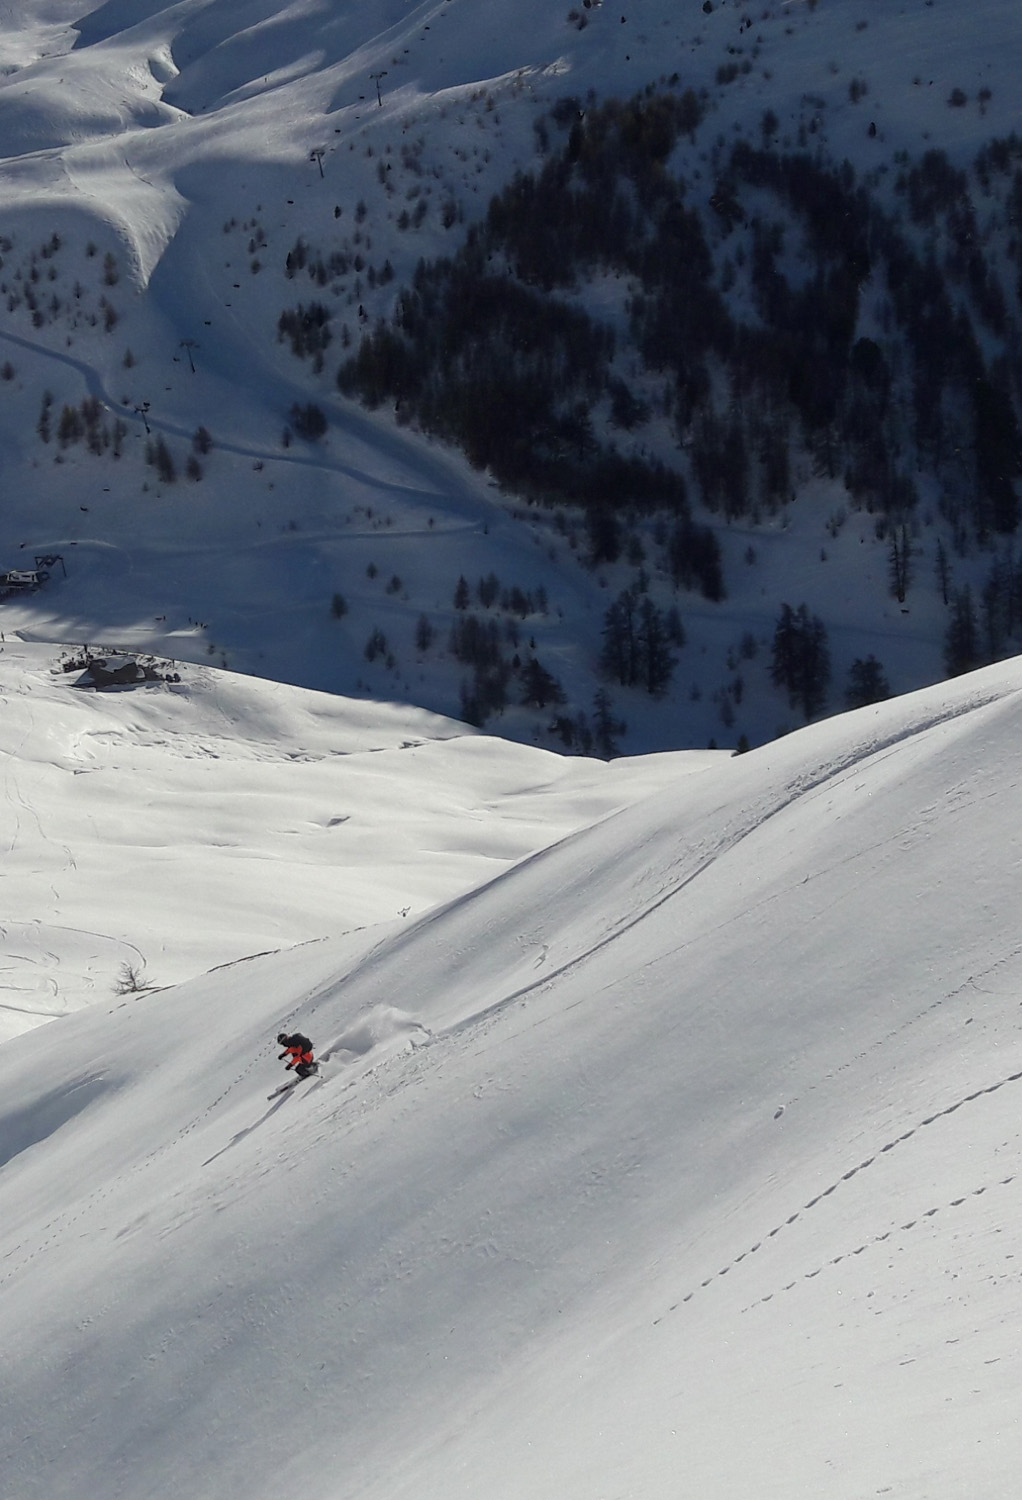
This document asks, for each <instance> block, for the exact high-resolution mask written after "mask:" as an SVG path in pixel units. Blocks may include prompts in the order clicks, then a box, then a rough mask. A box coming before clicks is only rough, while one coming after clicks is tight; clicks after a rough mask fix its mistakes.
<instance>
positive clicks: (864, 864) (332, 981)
mask: <svg viewBox="0 0 1022 1500" xmlns="http://www.w3.org/2000/svg"><path fill="white" fill-rule="evenodd" d="M127 701H131V700H130V699H129V700H127ZM224 701H227V700H226V698H225V700H224ZM1020 704H1022V672H1020V669H1019V667H1018V665H1017V664H1010V665H1003V666H998V667H991V668H988V669H986V670H985V671H983V672H980V673H977V674H975V675H973V676H969V677H965V678H961V679H958V680H957V681H956V682H955V683H954V684H951V685H945V686H941V687H936V688H931V689H928V690H926V691H925V692H923V693H920V694H916V695H911V696H908V697H906V698H903V699H901V700H899V701H897V702H894V703H888V704H882V705H879V706H874V707H869V708H865V709H862V710H860V711H859V712H858V713H856V714H854V715H850V716H846V717H844V718H838V719H832V720H829V721H828V722H826V723H824V724H820V725H815V726H811V727H810V728H807V729H805V730H803V731H800V732H799V733H797V734H793V735H791V736H789V737H787V738H786V739H784V740H783V741H780V742H777V743H776V744H774V745H771V746H768V747H764V748H762V749H759V750H756V751H754V752H753V753H751V754H749V755H746V756H742V757H737V758H734V757H723V756H720V757H710V758H707V757H701V758H700V760H699V762H698V765H697V766H696V767H693V774H690V775H684V774H682V772H683V771H684V770H685V768H686V765H687V764H688V758H687V757H685V756H680V757H678V766H677V769H678V773H679V774H678V776H677V778H676V779H675V780H674V781H673V782H671V783H670V784H668V785H665V786H662V787H661V789H660V790H659V791H658V792H657V793H656V794H655V795H653V796H651V797H647V798H644V799H639V800H638V801H636V802H635V803H634V805H632V806H631V807H623V808H622V810H621V811H619V812H618V813H616V814H615V815H613V816H611V817H609V818H603V819H602V820H600V821H596V822H593V823H591V824H590V825H589V826H586V827H580V828H579V830H578V831H577V832H575V833H574V834H572V835H570V836H568V837H567V838H566V839H564V840H563V841H562V842H560V843H559V844H558V845H557V846H556V847H554V848H550V849H547V850H545V851H543V852H540V853H537V854H536V855H535V856H534V857H532V858H531V859H528V860H526V861H524V862H522V863H519V864H518V865H516V866H515V867H513V868H511V869H510V870H507V871H506V872H505V873H503V874H500V875H498V876H497V877H496V879H494V880H492V881H491V882H489V883H488V884H483V885H481V886H479V887H478V888H476V889H475V890H473V891H471V892H469V893H468V894H465V895H461V896H458V897H455V898H454V899H453V900H452V901H450V902H449V903H448V904H446V905H444V906H441V907H440V908H437V909H434V910H432V911H430V912H427V913H426V914H424V915H423V916H421V917H419V918H418V919H412V918H409V920H408V921H406V922H404V923H403V924H400V925H399V927H398V928H397V930H395V929H394V928H393V927H391V928H389V929H388V930H386V931H382V932H381V931H380V930H376V931H364V932H349V933H348V934H347V935H345V936H332V937H328V938H325V939H324V940H323V941H321V942H317V943H310V944H305V945H303V946H299V947H297V948H291V949H288V950H287V951H285V952H280V953H276V954H264V955H263V956H261V957H253V958H251V959H249V960H247V961H242V962H238V963H233V964H230V963H229V964H226V965H224V966H222V967H220V968H218V969H217V970H215V971H213V972H211V973H209V974H207V975H205V976H203V977H201V978H197V979H194V980H192V981H190V982H188V983H186V984H183V985H181V986H179V987H178V988H176V989H173V990H170V991H167V992H163V993H155V994H149V995H141V996H138V995H136V996H132V995H126V996H123V997H121V998H120V999H118V1000H116V1001H112V1002H110V1003H108V1004H105V1005H102V1004H97V1005H93V1006H91V1007H89V1008H87V1009H85V1010H83V1011H81V1012H80V1013H78V1014H76V1015H73V1016H70V1017H68V1018H66V1019H64V1020H62V1021H60V1022H58V1023H56V1024H54V1025H51V1026H49V1027H46V1028H44V1029H43V1030H42V1031H38V1032H36V1033H34V1034H32V1035H28V1036H23V1037H18V1038H15V1039H14V1040H12V1041H10V1042H9V1043H7V1044H6V1045H5V1046H4V1047H3V1048H2V1049H0V1098H2V1100H3V1105H2V1109H0V1161H2V1167H0V1280H2V1286H3V1298H2V1302H0V1342H2V1346H3V1350H4V1359H3V1362H2V1373H0V1383H2V1384H0V1392H2V1400H0V1411H2V1417H0V1435H2V1446H0V1464H2V1472H3V1475H4V1484H3V1488H4V1494H5V1495H6V1496H10V1497H11V1500H33V1497H37V1496H38V1497H40V1500H42V1497H44V1496H45V1497H46V1500H70V1497H72V1496H80V1495H83V1494H91V1495H102V1496H109V1497H111V1500H113V1497H115V1496H116V1497H120V1500H142V1497H143V1496H155V1495H169V1494H174V1495H178V1494H187V1495H194V1496H197V1497H198V1496H201V1497H209V1500H212V1497H214V1496H215V1497H216V1500H262V1497H269V1496H273V1495H277V1494H279V1493H280V1492H281V1489H282V1488H285V1487H286V1488H289V1489H290V1488H300V1489H301V1491H302V1493H303V1494H306V1495H308V1496H309V1497H310V1500H339V1497H342V1496H343V1497H345V1500H356V1497H357V1500H370V1497H377V1496H379V1497H382V1496H387V1497H389V1500H393V1497H396V1496H413V1495H414V1496H415V1497H416V1500H432V1497H436V1500H440V1497H447V1496H451V1495H463V1496H466V1497H468V1496H473V1497H475V1496H480V1495H485V1496H488V1497H492V1500H520V1497H521V1496H523V1495H530V1496H535V1497H537V1500H554V1497H558V1500H561V1497H564V1496H566V1495H570V1496H577V1497H580V1500H582V1497H585V1500H590V1497H592V1500H595V1497H601V1496H606V1497H609V1496H625V1495H630V1496H631V1495H634V1496H639V1495H641V1496H643V1497H644V1500H658V1497H663V1500H668V1497H671V1500H674V1497H677V1496H678V1495H686V1496H687V1495H691V1496H693V1497H695V1496H700V1497H705V1496H712V1497H720V1500H743V1497H749V1500H752V1497H756V1500H764V1497H778V1500H780V1497H782V1496H783V1497H790V1496H793V1495H798V1496H807V1497H808V1496H827V1497H828V1500H852V1497H861V1496H863V1495H875V1494H894V1495H898V1496H899V1497H905V1500H923V1497H928V1500H938V1497H939V1500H951V1497H958V1500H961V1497H965V1496H974V1495H982V1496H984V1497H1008V1496H1010V1495H1013V1494H1014V1493H1015V1491H1016V1489H1017V1473H1018V1460H1019V1451H1020V1449H1019V1436H1018V1417H1017V1407H1018V1402H1019V1398H1020V1395H1022V1366H1020V1344H1019V1339H1018V1336H1017V1325H1018V1312H1017V1302H1018V1261H1017V1254H1016V1249H1017V1247H1016V1245H1015V1234H1016V1232H1017V1231H1018V1228H1019V1224H1020V1201H1022V1200H1020V1194H1019V1188H1020V1182H1022V1177H1020V1176H1019V1126H1018V1094H1019V1089H1020V1087H1022V1082H1020V1080H1022V1061H1020V1058H1019V1055H1018V1047H1017V1033H1018V996H1019V987H1020V984H1022V957H1020V955H1022V945H1020V942H1019V938H1018V935H1017V931H1016V928H1017V911H1018V879H1019V868H1020V858H1022V848H1020V842H1019V833H1018V818H1017V816H1016V815H1015V814H1016V812H1017V804H1018V781H1019V775H1018V739H1019V728H1020V724H1019V714H1020ZM248 711H249V712H251V711H252V710H251V708H250V709H249V710H248ZM269 717H270V714H269V710H267V718H269ZM372 733H373V736H374V742H379V740H380V739H381V737H383V730H382V729H381V728H380V726H379V725H376V726H373V729H372ZM448 743H450V742H448ZM476 743H479V742H476ZM439 748H443V747H442V746H441V747H439ZM385 753H386V752H384V754H385ZM378 758H379V759H380V760H383V755H381V756H380V757H378ZM250 769H251V763H250V762H245V763H240V761H239V763H238V764H237V765H236V767H235V769H234V770H233V771H232V772H231V778H232V779H233V781H234V786H235V790H236V792H237V793H238V794H239V795H244V792H245V790H246V788H247V785H248V777H249V772H250ZM78 779H79V781H81V780H83V778H78ZM85 779H86V780H87V779H88V778H85ZM428 785H429V782H428V778H427V780H425V781H424V783H423V786H424V794H426V795H428ZM223 800H224V801H227V800H228V798H227V796H226V795H225V796H224V799H223ZM27 817H28V809H26V819H27ZM95 841H96V842H95V846H94V847H95V848H96V850H97V851H100V850H102V847H103V841H104V830H103V828H102V826H99V825H98V821H97V826H96V830H95ZM77 847H78V848H79V849H80V851H81V852H82V853H83V855H84V854H85V853H87V852H88V849H89V847H90V846H88V845H86V844H85V842H84V835H82V836H80V838H79V840H78V845H77ZM381 852H383V851H381ZM132 867H133V866H132V863H131V861H129V860H128V859H127V858H126V859H125V863H124V866H123V869H124V871H125V872H127V871H128V870H129V869H130V868H132ZM191 920H192V921H193V922H194V923H195V924H196V925H200V924H203V923H204V924H205V925H206V926H207V927H208V928H209V929H210V930H212V929H215V928H216V927H217V926H218V925H219V917H218V914H217V912H216V911H214V910H209V909H207V910H206V912H205V914H204V915H203V913H201V912H199V911H197V910H195V911H193V912H192V914H191ZM282 1026H283V1027H285V1028H289V1029H290V1028H298V1029H301V1030H303V1031H305V1032H307V1033H308V1034H309V1035H311V1036H312V1038H313V1039H314V1041H315V1042H316V1043H317V1045H318V1048H319V1053H320V1057H321V1058H322V1059H323V1065H324V1077H323V1079H322V1080H321V1081H318V1080H317V1081H315V1082H308V1083H303V1084H300V1085H299V1086H298V1088H297V1090H295V1091H293V1092H291V1093H289V1094H285V1095H283V1096H281V1097H279V1098H274V1099H271V1098H269V1097H268V1096H269V1095H270V1092H271V1090H272V1089H273V1087H274V1086H275V1085H276V1083H277V1081H278V1068H279V1065H278V1064H277V1063H276V1061H275V1058H274V1053H275V1049H274V1047H273V1037H274V1035H275V1034H276V1033H277V1031H278V1030H279V1029H280V1028H281V1027H282Z"/></svg>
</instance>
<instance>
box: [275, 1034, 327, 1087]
mask: <svg viewBox="0 0 1022 1500" xmlns="http://www.w3.org/2000/svg"><path fill="white" fill-rule="evenodd" d="M277 1045H278V1046H280V1047H283V1049H284V1050H283V1052H282V1053H281V1054H280V1057H279V1058H278V1061H279V1062H283V1061H284V1059H285V1057H288V1056H289V1057H290V1058H291V1061H290V1062H289V1063H288V1065H287V1068H286V1069H285V1071H286V1072H290V1070H291V1069H292V1068H294V1070H295V1072H296V1073H297V1074H298V1077H299V1078H309V1077H311V1075H312V1074H313V1073H318V1072H319V1064H318V1063H317V1062H316V1061H315V1059H314V1058H313V1056H312V1043H311V1042H310V1041H309V1038H308V1037H307V1036H302V1033H301V1032H300V1031H296V1032H295V1033H294V1034H293V1035H292V1036H288V1034H287V1032H286V1031H280V1032H278V1033H277Z"/></svg>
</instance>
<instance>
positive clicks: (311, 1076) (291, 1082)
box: [266, 1068, 323, 1099]
mask: <svg viewBox="0 0 1022 1500" xmlns="http://www.w3.org/2000/svg"><path fill="white" fill-rule="evenodd" d="M322 1077H323V1075H322V1073H320V1071H319V1069H318V1068H317V1069H316V1071H315V1073H307V1074H306V1076H305V1077H304V1078H289V1079H288V1080H287V1082H286V1083H282V1084H281V1085H280V1088H279V1089H274V1090H273V1093H272V1094H267V1095H266V1097H267V1099H276V1098H277V1097H278V1096H279V1095H280V1094H287V1093H289V1092H290V1090H291V1089H293V1088H294V1087H295V1086H296V1085H297V1084H299V1083H309V1082H310V1081H314V1080H315V1079H317V1078H319V1079H322Z"/></svg>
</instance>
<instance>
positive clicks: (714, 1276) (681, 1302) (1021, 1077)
mask: <svg viewBox="0 0 1022 1500" xmlns="http://www.w3.org/2000/svg"><path fill="white" fill-rule="evenodd" d="M1019 1082H1022V1070H1019V1071H1018V1072H1015V1073H1009V1074H1008V1075H1007V1076H1006V1077H1004V1078H1000V1079H998V1080H997V1081H996V1082H995V1083H991V1084H988V1085H987V1086H986V1087H985V1088H980V1089H974V1090H973V1091H972V1092H971V1093H968V1094H964V1095H963V1096H962V1098H960V1099H956V1100H955V1101H954V1102H953V1103H951V1104H948V1105H946V1106H945V1108H943V1109H939V1110H935V1111H934V1112H933V1114H929V1115H925V1116H924V1117H923V1118H922V1119H921V1120H920V1121H919V1122H918V1123H917V1124H916V1125H913V1126H912V1127H911V1129H909V1130H905V1131H903V1132H902V1133H901V1135H898V1136H895V1137H894V1138H893V1139H892V1140H889V1141H886V1142H885V1143H884V1144H883V1145H882V1146H880V1147H879V1149H878V1150H877V1151H876V1152H874V1154H873V1155H872V1156H867V1157H865V1158H864V1160H862V1161H860V1162H859V1163H857V1164H856V1165H855V1166H852V1167H849V1168H848V1170H847V1171H846V1172H842V1173H841V1175H840V1177H837V1178H835V1180H834V1181H833V1182H832V1183H830V1185H829V1186H828V1187H825V1188H823V1189H822V1190H821V1191H820V1192H819V1193H815V1194H814V1195H813V1197H812V1198H809V1199H807V1201H806V1202H805V1203H803V1204H802V1206H801V1207H800V1208H796V1209H795V1210H794V1211H793V1212H792V1213H790V1214H788V1216H787V1218H785V1219H783V1220H782V1221H781V1222H780V1223H778V1224H775V1225H774V1226H773V1228H771V1229H769V1230H767V1231H766V1233H765V1234H763V1235H761V1236H760V1238H759V1239H757V1240H756V1241H755V1243H754V1244H751V1245H749V1246H748V1247H747V1248H746V1249H745V1250H742V1251H741V1253H740V1254H738V1255H736V1256H735V1257H734V1259H733V1260H730V1261H728V1262H727V1263H726V1264H725V1265H723V1266H721V1267H720V1269H719V1270H717V1271H713V1272H711V1273H710V1274H709V1275H707V1276H705V1277H703V1279H702V1280H701V1281H700V1282H699V1284H698V1286H695V1287H692V1288H691V1289H690V1290H689V1291H687V1292H686V1293H685V1294H684V1296H682V1297H679V1298H678V1300H677V1301H676V1302H672V1303H671V1305H670V1306H669V1307H668V1308H667V1310H666V1311H665V1312H664V1313H662V1314H661V1315H660V1316H659V1317H657V1318H654V1319H653V1326H654V1327H656V1326H657V1325H659V1324H660V1323H662V1322H663V1321H664V1319H665V1318H667V1317H668V1316H669V1315H670V1314H671V1313H674V1312H677V1311H678V1309H679V1308H681V1307H684V1306H685V1304H687V1303H689V1302H691V1301H692V1300H693V1298H694V1297H695V1296H697V1294H698V1293H699V1292H702V1291H706V1290H707V1289H708V1288H710V1287H711V1286H712V1285H713V1284H714V1283H715V1282H717V1281H720V1280H722V1279H723V1277H725V1276H729V1275H730V1274H731V1273H732V1272H733V1271H736V1270H737V1269H738V1267H739V1266H741V1264H742V1262H743V1261H745V1260H747V1259H748V1258H749V1257H750V1256H753V1255H755V1254H756V1253H757V1251H759V1250H761V1249H762V1248H763V1247H764V1246H765V1245H767V1244H768V1243H769V1242H770V1241H771V1240H774V1239H776V1238H777V1237H778V1235H780V1234H783V1233H784V1231H785V1230H787V1229H790V1228H791V1227H792V1225H794V1224H797V1223H798V1222H799V1221H800V1220H803V1219H804V1218H805V1216H806V1215H807V1214H809V1213H811V1212H812V1211H813V1210H814V1209H815V1208H817V1207H818V1205H819V1204H821V1203H822V1202H823V1201H824V1200H825V1199H827V1198H830V1197H831V1196H832V1195H833V1194H834V1193H836V1192H838V1191H839V1190H840V1189H841V1188H843V1187H844V1186H845V1185H846V1184H848V1183H849V1182H851V1181H852V1180H853V1179H854V1178H856V1177H858V1176H859V1175H860V1174H861V1173H862V1172H866V1171H868V1170H869V1169H870V1168H871V1167H873V1166H874V1165H876V1164H877V1163H879V1162H881V1161H882V1160H883V1158H884V1157H886V1156H889V1155H890V1153H891V1152H893V1151H896V1150H897V1149H898V1147H899V1146H902V1145H904V1144H905V1142H906V1141H910V1140H912V1139H913V1138H914V1137H916V1136H918V1135H919V1134H920V1133H921V1132H922V1131H924V1130H927V1129H929V1128H930V1127H931V1126H933V1125H936V1124H937V1123H938V1122H939V1121H941V1120H945V1119H947V1118H949V1116H951V1115H953V1114H956V1113H957V1112H958V1110H960V1109H962V1108H964V1107H965V1106H966V1105H970V1104H974V1103H975V1102H976V1101H977V1100H978V1099H982V1098H983V1097H984V1096H986V1095H989V1094H996V1093H997V1092H998V1091H999V1090H1000V1089H1003V1088H1006V1087H1007V1086H1008V1085H1009V1084H1013V1083H1019ZM1015 1180H1016V1174H1015V1173H1010V1174H1008V1175H1007V1176H1004V1177H999V1178H997V1179H995V1180H993V1181H989V1182H985V1183H982V1184H981V1185H980V1186H978V1187H975V1188H972V1189H971V1190H970V1191H968V1192H965V1193H962V1194H960V1196H958V1197H956V1198H952V1199H951V1200H950V1201H948V1202H945V1203H938V1204H936V1205H934V1206H933V1207H930V1208H927V1209H925V1210H924V1211H923V1212H921V1213H918V1214H916V1215H915V1217H914V1218H911V1219H908V1220H906V1221H905V1222H904V1223H902V1224H900V1225H896V1226H894V1227H893V1228H891V1229H888V1230H886V1231H885V1232H884V1233H883V1234H875V1235H871V1236H869V1237H867V1238H866V1239H864V1240H863V1242H862V1243H861V1244H859V1245H857V1246H856V1247H855V1248H854V1249H852V1250H849V1251H846V1252H843V1253H841V1254H839V1255H835V1256H832V1257H831V1258H830V1259H829V1260H827V1261H826V1262H824V1264H822V1265H820V1266H817V1267H815V1268H814V1269H813V1270H811V1271H806V1272H804V1273H803V1274H802V1275H800V1276H796V1277H795V1278H794V1279H793V1280H791V1281H789V1282H787V1283H786V1284H785V1285H784V1286H782V1287H780V1288H778V1289H776V1290H774V1291H771V1292H768V1293H765V1294H764V1295H763V1296H762V1297H758V1298H756V1299H755V1300H754V1301H753V1302H750V1303H749V1304H748V1305H747V1306H746V1307H743V1308H742V1311H743V1312H749V1311H750V1310H751V1309H752V1308H754V1307H759V1306H761V1305H762V1304H764V1303H767V1302H770V1301H772V1299H773V1298H774V1297H775V1296H777V1295H780V1294H781V1293H783V1292H790V1291H793V1290H794V1288H795V1287H797V1286H799V1285H800V1284H801V1283H803V1282H805V1281H812V1280H814V1279H815V1278H816V1277H817V1276H819V1275H820V1274H821V1273H822V1272H823V1271H824V1270H826V1269H827V1268H828V1267H831V1266H837V1265H840V1264H841V1262H842V1261H844V1260H848V1259H851V1258H854V1257H855V1256H859V1255H862V1254H863V1253H864V1252H865V1251H866V1250H868V1249H869V1248H870V1246H871V1245H880V1244H883V1243H885V1242H886V1241H888V1240H890V1239H891V1238H892V1237H895V1236H898V1235H900V1234H905V1233H907V1232H908V1231H910V1230H912V1229H914V1228H916V1226H917V1225H919V1224H922V1223H923V1222H924V1221H926V1220H927V1219H933V1218H935V1217H936V1216H937V1215H938V1214H940V1213H943V1212H945V1211H947V1210H948V1209H951V1208H960V1207H962V1205H963V1204H965V1203H967V1202H968V1201H969V1200H970V1199H971V1198H979V1197H981V1196H982V1195H983V1194H984V1193H986V1192H987V1191H988V1190H990V1189H991V1188H994V1187H1008V1186H1009V1185H1010V1184H1011V1183H1013V1182H1014V1181H1015Z"/></svg>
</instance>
